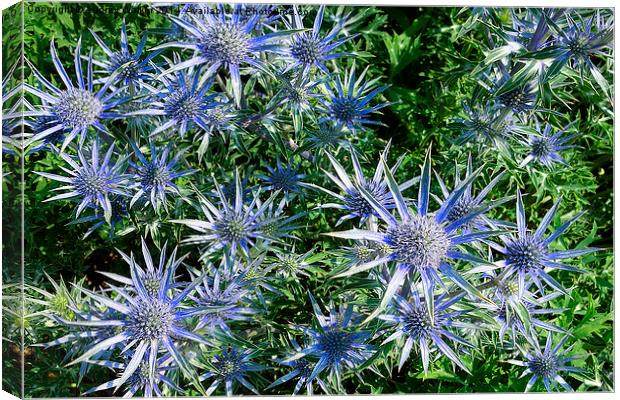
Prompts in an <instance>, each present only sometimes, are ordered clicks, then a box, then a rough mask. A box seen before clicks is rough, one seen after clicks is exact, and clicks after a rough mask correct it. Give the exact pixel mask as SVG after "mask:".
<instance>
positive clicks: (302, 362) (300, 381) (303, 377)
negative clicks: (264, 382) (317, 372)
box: [267, 338, 330, 396]
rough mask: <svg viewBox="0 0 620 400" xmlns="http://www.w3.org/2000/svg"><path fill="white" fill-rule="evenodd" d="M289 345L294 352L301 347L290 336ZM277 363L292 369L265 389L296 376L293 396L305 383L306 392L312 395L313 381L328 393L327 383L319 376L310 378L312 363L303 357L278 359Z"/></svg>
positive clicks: (298, 350) (297, 351) (299, 350)
mask: <svg viewBox="0 0 620 400" xmlns="http://www.w3.org/2000/svg"><path fill="white" fill-rule="evenodd" d="M291 345H292V346H293V350H294V352H295V353H299V352H301V351H302V347H301V346H300V345H299V343H297V341H296V340H295V339H293V338H291ZM279 363H280V364H282V365H286V366H288V367H290V368H292V369H293V370H292V371H291V372H289V373H288V374H286V375H283V376H281V377H279V378H278V379H276V380H275V381H274V382H273V383H272V384H271V385H269V386H267V389H271V388H273V387H276V386H278V385H281V384H283V383H285V382H288V381H290V380H291V379H294V378H297V384H296V385H295V389H293V396H295V395H296V394H297V393H299V390H301V388H302V386H304V385H306V393H307V394H308V395H309V396H312V395H313V394H314V382H316V383H318V384H319V386H320V388H321V389H322V390H323V392H324V393H325V394H330V392H329V389H328V387H327V384H326V383H325V382H324V381H323V380H322V379H321V378H319V377H318V376H316V377H315V378H314V379H310V376H311V375H312V370H313V369H314V363H312V362H310V361H308V360H306V359H305V358H300V359H297V360H292V361H286V360H285V361H279Z"/></svg>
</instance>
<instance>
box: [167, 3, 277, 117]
mask: <svg viewBox="0 0 620 400" xmlns="http://www.w3.org/2000/svg"><path fill="white" fill-rule="evenodd" d="M211 11H213V12H209V13H205V14H204V15H203V16H202V17H203V18H199V17H198V16H196V15H194V14H191V13H190V14H189V15H188V16H189V19H190V20H191V21H186V20H183V19H181V18H179V17H176V16H174V15H170V16H169V17H170V19H171V20H172V22H174V23H175V24H177V25H178V26H180V27H181V28H183V29H185V31H187V33H188V36H189V37H188V38H186V39H182V40H179V41H175V42H171V43H167V44H164V45H161V46H158V47H157V48H165V47H179V48H183V49H190V50H193V51H194V53H195V55H194V56H193V57H192V58H190V59H189V60H187V61H184V62H182V63H179V64H177V65H174V66H173V67H171V68H170V69H169V70H168V71H166V72H170V71H178V70H181V69H183V68H187V67H191V66H195V65H206V66H207V67H208V69H207V70H206V71H205V72H204V76H207V77H209V76H212V75H214V74H215V73H216V72H217V71H218V70H219V69H220V68H221V67H224V68H226V69H228V71H229V73H230V78H231V81H232V89H233V95H234V98H235V101H236V103H237V105H240V102H241V95H242V88H241V84H242V82H241V66H245V65H248V66H250V67H254V68H256V69H258V70H264V69H266V66H265V65H264V61H263V60H262V59H261V57H260V55H261V53H262V52H267V51H274V50H275V49H276V48H277V46H278V43H277V41H278V39H279V38H281V37H282V36H286V35H288V34H289V32H288V31H278V32H272V33H269V34H265V35H259V36H254V35H255V34H256V28H257V26H258V24H259V23H260V22H261V18H262V17H261V15H260V14H259V13H255V14H253V15H251V16H250V17H249V18H247V19H245V20H243V19H242V14H243V12H242V11H243V10H242V6H241V5H240V4H236V5H234V6H233V8H232V9H231V10H230V12H226V10H225V8H224V4H218V5H217V9H216V10H211Z"/></svg>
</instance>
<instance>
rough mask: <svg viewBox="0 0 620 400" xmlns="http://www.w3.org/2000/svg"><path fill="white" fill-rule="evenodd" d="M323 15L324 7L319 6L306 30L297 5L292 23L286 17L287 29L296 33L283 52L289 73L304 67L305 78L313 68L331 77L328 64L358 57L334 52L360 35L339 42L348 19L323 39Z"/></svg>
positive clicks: (343, 20)
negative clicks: (310, 28) (347, 57)
mask: <svg viewBox="0 0 620 400" xmlns="http://www.w3.org/2000/svg"><path fill="white" fill-rule="evenodd" d="M324 14H325V6H320V7H319V10H318V11H317V14H316V17H315V19H314V25H313V26H312V30H306V29H305V28H304V24H303V20H302V16H300V14H299V11H298V9H297V6H295V5H294V6H293V16H292V21H290V22H289V21H288V20H287V19H285V18H283V21H284V23H285V24H286V26H287V28H288V29H289V30H291V31H295V32H296V33H293V34H292V35H291V36H290V38H289V39H288V43H287V44H286V46H285V47H284V49H283V50H281V54H282V59H283V60H284V61H286V63H287V70H291V69H294V68H298V67H301V70H300V72H301V74H302V75H304V76H306V75H308V74H309V72H310V69H311V68H312V67H317V68H318V69H320V70H321V71H322V72H323V73H325V74H329V73H330V71H329V69H328V68H327V66H326V65H325V63H327V62H329V61H330V60H336V59H338V58H341V57H346V56H355V55H356V53H354V52H337V53H335V52H334V50H336V49H337V48H338V47H340V46H342V45H343V44H344V43H346V42H348V41H349V40H351V39H353V38H354V37H355V36H357V35H348V36H344V37H342V38H340V39H337V40H336V37H337V36H338V34H339V33H340V32H341V31H342V30H343V29H342V28H343V27H344V25H345V18H342V19H340V20H339V21H338V22H337V23H336V24H335V25H334V27H333V28H332V29H331V31H330V32H329V33H328V34H327V35H325V36H324V37H321V25H322V24H323V15H324Z"/></svg>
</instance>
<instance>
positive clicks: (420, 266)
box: [328, 148, 499, 320]
mask: <svg viewBox="0 0 620 400" xmlns="http://www.w3.org/2000/svg"><path fill="white" fill-rule="evenodd" d="M382 163H383V166H384V168H383V170H384V174H385V177H386V182H387V185H388V187H389V189H390V192H391V194H392V197H393V199H394V203H395V206H396V209H397V211H398V214H399V215H400V221H399V220H397V219H396V218H395V217H394V216H393V215H392V213H391V212H390V211H389V210H388V209H387V208H386V207H385V206H384V205H382V204H381V203H380V202H379V201H377V199H376V198H375V196H373V194H372V193H370V192H369V191H368V190H366V189H364V188H360V192H361V194H362V195H363V197H364V199H366V201H368V203H369V204H371V205H372V207H373V208H374V210H375V211H376V212H377V214H378V215H379V217H380V218H381V219H382V220H383V222H384V223H385V224H386V225H387V226H386V227H385V228H384V229H382V230H381V231H379V232H377V231H372V230H362V229H352V230H349V231H343V232H332V233H329V234H328V235H330V236H333V237H338V238H343V239H354V240H369V241H373V242H378V243H381V244H385V245H388V246H389V247H390V248H391V252H390V254H388V255H386V256H384V257H381V258H378V259H374V260H372V261H369V262H366V263H362V264H358V265H354V266H352V267H351V268H349V269H347V270H345V271H344V272H341V273H339V274H337V275H336V277H343V276H349V275H353V274H356V273H359V272H362V271H366V270H369V269H371V268H373V267H376V266H378V265H381V264H386V263H389V262H392V261H394V262H396V270H395V271H394V274H393V276H392V278H391V280H390V282H389V284H388V285H387V287H386V289H385V292H384V294H383V298H382V300H381V303H380V304H379V307H377V309H376V310H375V311H374V312H373V313H372V314H371V315H370V316H369V317H368V319H367V320H370V319H373V318H375V317H376V316H377V315H379V314H380V313H381V311H383V309H385V307H386V306H387V304H388V303H389V302H390V301H391V300H392V297H393V295H394V293H396V290H397V289H398V288H399V287H400V286H401V285H402V284H403V282H404V281H405V279H406V278H407V277H408V276H409V279H410V280H413V279H414V278H418V277H419V279H420V280H421V282H422V287H423V289H424V298H425V301H426V303H427V308H428V309H429V312H430V313H431V315H432V314H433V310H434V307H433V298H434V296H433V290H434V287H435V283H439V284H442V285H443V282H442V280H441V278H440V277H439V274H438V273H437V272H438V271H441V272H442V273H443V274H444V275H445V276H446V277H448V278H449V279H450V280H451V281H452V282H454V283H455V284H456V285H457V286H459V287H460V288H461V289H463V290H465V291H466V292H468V293H469V294H470V295H472V296H474V297H478V298H481V299H483V300H485V301H488V302H490V303H492V302H491V301H490V300H488V299H487V298H486V297H484V295H483V294H482V293H481V292H480V291H479V290H478V289H476V288H475V287H474V286H473V285H472V284H471V283H469V282H468V281H467V280H465V279H464V278H463V277H462V276H461V275H460V274H459V273H458V272H457V271H455V270H454V269H453V268H452V266H451V265H450V264H449V263H448V262H447V259H450V258H452V259H455V260H463V261H474V260H475V261H476V262H480V263H481V264H486V263H487V262H486V261H484V260H481V259H479V258H477V257H475V256H473V255H471V254H469V253H463V252H461V251H460V250H459V249H458V248H457V246H459V245H462V244H465V243H472V242H475V241H477V240H479V239H482V238H486V237H489V236H492V235H496V234H497V233H499V232H498V231H490V230H485V231H479V232H473V233H468V234H461V233H460V232H459V231H460V229H461V228H462V227H463V226H465V225H466V224H467V223H469V222H470V221H472V220H474V219H475V218H477V217H478V216H480V214H481V213H482V212H484V210H485V209H484V208H478V209H475V210H473V211H471V212H469V213H468V214H466V215H464V216H462V217H461V218H459V219H457V220H456V221H453V222H447V218H448V215H449V214H450V212H451V211H452V210H453V209H454V206H455V204H457V202H458V201H459V199H460V198H461V197H462V195H463V193H464V192H465V190H466V188H467V186H468V185H470V184H471V182H472V181H473V180H474V179H475V178H476V177H477V176H478V175H479V174H480V172H481V171H482V168H483V167H481V168H479V169H477V170H476V171H474V172H473V173H472V174H471V175H470V176H469V177H468V178H467V179H465V180H464V181H462V182H460V184H459V185H458V186H457V187H456V188H455V189H454V190H453V191H452V193H451V194H450V196H448V198H447V199H446V200H445V201H443V202H442V204H441V206H440V208H439V210H437V211H436V212H435V213H434V215H433V214H430V213H429V212H428V207H429V196H430V184H431V180H430V175H431V153H430V148H429V151H428V153H427V154H426V159H425V161H424V166H423V167H422V175H421V179H420V190H419V192H418V202H417V213H416V214H413V213H412V212H411V210H410V209H409V208H408V205H407V203H406V202H405V199H404V197H403V195H402V193H401V191H400V189H399V187H398V184H397V183H396V181H395V180H394V176H393V175H392V172H391V171H390V169H389V168H387V164H386V163H385V159H384V158H383V157H382ZM492 304H493V303H492Z"/></svg>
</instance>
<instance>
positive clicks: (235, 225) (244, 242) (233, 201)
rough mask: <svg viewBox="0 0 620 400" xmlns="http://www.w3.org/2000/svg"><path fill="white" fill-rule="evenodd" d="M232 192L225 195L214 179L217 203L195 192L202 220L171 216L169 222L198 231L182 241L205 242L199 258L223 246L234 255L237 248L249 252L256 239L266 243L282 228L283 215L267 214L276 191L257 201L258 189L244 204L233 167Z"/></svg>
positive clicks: (256, 243)
mask: <svg viewBox="0 0 620 400" xmlns="http://www.w3.org/2000/svg"><path fill="white" fill-rule="evenodd" d="M234 180H235V194H234V197H233V198H231V197H228V196H226V195H225V194H224V193H223V192H222V187H221V186H220V185H219V184H218V183H217V182H215V188H216V191H217V193H218V196H219V200H220V207H219V208H218V207H216V206H215V205H214V204H213V203H212V202H211V201H209V200H207V198H206V197H205V196H202V195H200V194H199V196H198V197H199V201H200V205H201V209H202V212H203V213H204V215H205V218H206V221H202V220H198V219H182V220H172V221H171V222H173V223H178V224H183V225H187V226H188V227H190V228H191V229H193V230H195V231H198V232H199V234H197V235H192V236H190V237H188V238H187V239H185V240H183V243H192V244H205V245H206V248H205V249H204V252H203V254H202V256H201V259H204V258H206V257H208V256H209V255H210V254H212V253H213V252H215V251H218V250H220V249H224V250H225V253H226V254H228V255H230V256H231V257H234V256H235V255H236V254H237V251H238V250H241V251H242V252H243V254H245V255H246V256H249V254H250V247H254V246H257V245H258V244H259V242H260V241H263V242H265V243H268V242H269V241H271V240H274V239H276V237H277V236H278V235H279V234H280V231H279V229H280V228H282V220H283V219H285V216H284V215H267V213H268V210H269V207H270V206H272V204H273V202H274V200H275V198H276V196H277V195H278V194H279V192H278V191H276V192H275V193H273V194H272V195H271V196H270V197H269V198H268V199H267V200H266V201H265V202H264V203H263V202H260V199H259V196H260V190H257V191H256V192H255V194H254V196H253V199H252V202H251V204H250V205H245V204H244V199H243V193H244V191H243V187H242V186H241V179H240V177H239V172H238V171H235V179H234Z"/></svg>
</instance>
